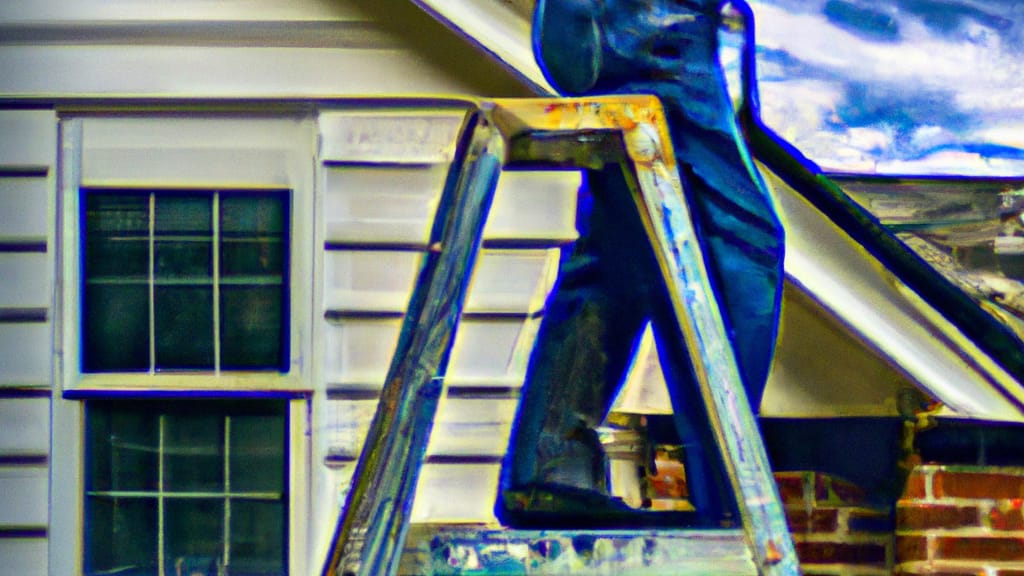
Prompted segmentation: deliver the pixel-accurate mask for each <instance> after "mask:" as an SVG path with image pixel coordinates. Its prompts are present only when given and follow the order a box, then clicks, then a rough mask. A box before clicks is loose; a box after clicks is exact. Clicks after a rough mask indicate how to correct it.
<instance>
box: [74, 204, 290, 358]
mask: <svg viewBox="0 0 1024 576" xmlns="http://www.w3.org/2000/svg"><path fill="white" fill-rule="evenodd" d="M81 206H82V216H83V224H82V243H83V250H82V270H83V297H82V306H83V309H82V370H83V371H84V372H113V371H150V372H157V371H162V370H205V371H220V370H267V369H276V370H281V371H286V370H287V367H288V342H289V338H288V334H289V332H288V312H289V307H288V301H289V300H288V278H287V270H288V253H289V245H288V239H289V236H288V228H287V225H286V223H287V222H288V193H287V192H286V191H276V192H251V191H187V192H185V191H175V190H108V189H89V188H84V189H82V199H81Z"/></svg>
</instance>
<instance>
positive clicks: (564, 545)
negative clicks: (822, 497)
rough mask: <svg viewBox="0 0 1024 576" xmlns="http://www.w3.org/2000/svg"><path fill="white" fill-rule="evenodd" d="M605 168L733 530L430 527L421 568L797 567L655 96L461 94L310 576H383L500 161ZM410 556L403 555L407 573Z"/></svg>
mask: <svg viewBox="0 0 1024 576" xmlns="http://www.w3.org/2000/svg"><path fill="white" fill-rule="evenodd" d="M608 163H611V164H619V165H621V166H622V167H623V169H624V170H625V172H626V176H627V179H628V180H632V184H633V185H631V186H630V188H631V192H632V195H633V199H634V201H635V204H636V207H637V210H638V211H639V212H640V215H641V218H642V220H643V222H644V227H645V229H646V231H647V234H648V238H649V239H650V242H651V245H652V247H653V248H654V251H655V253H656V255H657V259H658V262H659V264H660V267H661V272H662V275H663V278H664V280H665V282H666V285H667V286H668V287H669V290H668V292H669V294H670V299H671V303H672V308H673V310H674V312H675V317H676V320H677V323H678V326H679V337H680V338H683V339H684V341H685V343H686V345H687V346H686V347H687V350H688V352H689V354H690V359H691V362H692V364H693V366H694V369H695V372H696V374H697V381H698V383H699V386H700V394H701V397H702V399H703V401H704V403H705V405H706V408H707V412H708V414H709V420H710V425H711V426H712V428H713V431H714V438H715V442H716V447H715V448H717V450H718V451H719V452H720V453H721V455H722V460H723V461H724V463H725V471H726V475H727V476H728V479H729V484H730V488H731V489H732V491H733V493H734V495H735V498H736V501H737V504H738V508H739V511H740V517H741V518H740V519H741V526H742V527H741V529H738V530H728V529H723V530H709V529H704V530H697V529H671V530H664V529H659V530H651V529H638V530H615V531H597V530H587V531H575V530H560V531H527V530H501V529H496V530H469V529H453V530H442V531H439V532H437V533H436V534H433V535H431V537H429V538H428V540H429V546H428V548H429V549H428V550H426V551H425V552H424V554H423V555H421V556H422V557H420V558H412V559H411V562H412V564H413V567H414V568H413V569H414V570H415V571H416V573H422V574H453V575H454V574H566V573H590V574H593V573H602V574H606V573H607V574H638V575H647V574H690V573H693V574H698V573H707V570H708V569H709V567H712V566H713V570H714V572H715V573H716V574H762V575H766V576H781V575H790V574H799V566H798V562H797V558H796V552H795V547H794V545H793V541H792V537H791V535H790V533H789V531H788V529H787V525H786V520H785V516H784V514H783V509H782V505H781V503H780V500H779V496H778V492H777V488H776V485H775V482H774V479H773V477H772V474H771V469H770V467H769V464H768V460H767V456H766V452H765V448H764V445H763V442H762V439H761V436H760V432H759V430H758V427H757V424H756V422H755V419H754V415H753V413H752V411H751V410H750V407H749V404H748V402H747V399H746V394H745V391H744V388H743V385H742V383H741V381H740V378H739V373H738V371H737V368H736V361H735V358H734V355H733V351H732V347H731V344H730V341H729V339H728V337H727V336H726V333H725V329H724V327H723V325H722V322H721V317H720V315H719V311H718V305H717V300H716V299H715V296H714V294H713V293H712V291H711V288H710V284H709V281H708V276H707V271H706V269H705V265H704V260H703V256H702V253H701V250H700V246H699V243H698V241H697V238H696V236H695V234H694V231H693V226H692V222H691V220H690V213H689V209H688V207H687V203H686V200H685V196H684V194H683V189H682V184H681V182H680V179H679V176H678V171H677V167H676V164H675V157H674V155H673V152H672V146H671V139H670V137H669V133H668V127H667V124H666V122H665V120H664V113H663V111H662V107H661V104H660V102H659V101H658V100H657V98H655V97H653V96H609V97H584V98H559V99H515V100H511V99H510V100H491V101H480V102H474V103H473V106H472V107H471V110H470V111H469V112H468V113H467V115H466V117H465V120H464V123H463V126H462V130H461V132H460V136H459V141H458V143H457V149H456V153H455V159H454V161H453V164H452V167H451V169H450V171H449V173H448V178H447V181H446V183H445V188H444V191H443V193H442V196H441V200H440V203H439V206H438V208H437V212H436V216H435V218H434V224H433V228H432V230H431V236H430V243H429V250H428V253H427V255H426V258H425V261H424V263H423V265H422V267H421V270H420V274H419V277H418V280H417V283H416V287H415V289H414V291H413V294H412V297H411V299H410V303H409V308H408V312H407V314H406V316H405V320H404V324H403V326H402V331H401V335H400V337H399V340H398V345H397V347H396V350H395V353H394V356H393V359H392V362H391V365H390V368H389V371H388V376H387V379H386V381H385V385H384V389H383V391H382V393H381V398H380V402H379V404H378V406H377V411H376V414H375V416H374V419H373V422H372V424H371V426H370V429H369V432H368V435H367V440H366V443H365V444H364V447H363V450H362V454H361V456H360V459H359V462H358V464H357V466H356V470H355V474H354V476H353V479H352V485H351V487H350V489H349V492H348V496H347V499H346V502H345V507H344V508H343V510H342V513H341V517H340V519H339V522H338V524H337V528H336V530H335V533H334V536H333V539H332V542H331V546H330V549H329V552H328V557H327V559H326V562H325V564H324V568H323V575H324V576H348V575H350V574H351V575H357V574H358V575H361V576H378V575H388V576H393V575H396V574H398V573H399V566H400V563H401V562H403V559H402V555H403V551H404V547H405V541H406V538H407V536H408V535H409V524H410V523H409V520H410V516H411V511H412V501H413V496H414V492H415V489H416V482H417V479H418V476H419V471H420V468H421V466H422V463H423V460H424V456H425V454H426V450H427V443H428V440H429V437H430V431H431V427H432V424H433V420H434V417H435V415H436V412H437V406H438V402H439V400H440V398H441V395H442V393H443V388H444V374H445V368H446V365H447V361H448V357H449V355H450V352H451V346H452V342H453V341H454V333H455V330H456V326H457V324H458V322H459V319H460V317H461V314H462V307H463V303H464V301H465V296H466V291H467V286H468V284H469V278H470V275H471V273H472V270H473V266H474V262H475V259H476V256H477V254H478V252H479V250H480V245H481V238H482V231H483V227H484V223H485V221H486V218H487V214H488V211H489V209H490V205H491V201H492V198H493V195H494V190H495V187H496V184H497V180H498V176H499V174H500V172H501V170H502V169H503V168H533V169H538V168H596V167H600V166H603V165H605V164H608ZM409 562H410V559H409V558H407V559H406V561H405V563H406V567H405V568H403V570H407V569H408V565H409Z"/></svg>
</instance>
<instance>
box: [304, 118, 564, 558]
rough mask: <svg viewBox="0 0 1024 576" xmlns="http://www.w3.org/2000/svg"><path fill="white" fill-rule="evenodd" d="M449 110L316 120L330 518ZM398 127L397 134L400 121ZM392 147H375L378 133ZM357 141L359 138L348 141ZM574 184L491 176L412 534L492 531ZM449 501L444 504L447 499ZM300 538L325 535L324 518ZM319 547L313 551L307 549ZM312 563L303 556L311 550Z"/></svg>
mask: <svg viewBox="0 0 1024 576" xmlns="http://www.w3.org/2000/svg"><path fill="white" fill-rule="evenodd" d="M462 117H463V112H462V111H461V110H455V111H445V110H439V109H425V110H404V111H397V110H395V111H391V112H388V113H385V112H379V111H374V112H373V113H367V112H347V111H338V112H333V113H332V112H325V113H322V115H321V121H320V125H321V145H320V149H321V162H322V163H323V166H322V168H321V182H322V183H323V185H324V191H325V193H324V197H323V198H322V199H321V201H322V210H321V211H319V214H320V215H321V216H320V217H319V218H320V222H319V225H320V234H321V236H320V238H321V240H318V241H317V245H318V246H323V247H324V248H325V250H324V251H323V253H322V255H321V256H319V257H318V258H320V260H319V261H318V267H319V270H321V271H322V274H320V275H319V277H320V278H322V279H323V280H322V283H320V285H319V286H318V290H320V294H319V295H318V300H317V301H318V304H317V309H318V310H321V311H322V312H321V313H322V314H323V318H324V319H323V320H322V321H321V322H320V324H319V325H318V327H317V328H316V331H317V334H318V336H316V337H315V341H316V342H317V343H318V344H319V347H318V348H317V349H316V353H317V356H318V358H320V360H319V361H318V362H317V369H316V370H315V372H316V373H317V374H319V377H318V379H317V380H318V386H323V389H324V390H325V391H326V392H327V393H328V396H327V397H324V396H319V397H318V398H319V400H316V403H317V405H316V406H315V411H314V414H315V423H316V424H315V425H316V429H317V430H318V431H319V432H320V435H319V441H318V442H317V444H316V448H315V456H314V458H315V461H314V466H316V467H317V468H316V472H315V477H314V500H315V501H317V502H324V503H325V504H327V503H336V504H340V503H341V502H343V501H344V494H345V493H346V492H347V490H348V482H349V480H350V478H351V474H352V469H353V468H354V466H355V461H356V459H357V458H358V457H359V452H360V450H361V449H362V446H363V442H364V440H365V436H366V433H367V430H368V427H369V424H370V420H371V419H372V418H373V414H374V411H375V409H376V405H377V396H376V395H377V392H378V391H379V389H380V387H381V386H382V385H383V384H384V380H385V377H386V375H387V370H388V367H389V365H390V362H391V357H392V354H393V352H394V347H395V344H396V343H397V339H398V335H399V332H400V330H401V322H402V314H404V312H405V308H406V306H407V305H408V300H409V297H410V295H411V293H412V290H413V284H414V283H415V279H416V276H417V274H418V271H419V266H420V261H421V259H422V257H423V254H424V251H425V249H426V243H427V241H428V239H429V234H430V228H431V226H432V222H433V217H434V211H435V209H436V206H437V202H438V199H439V197H440V193H441V190H442V188H443V186H444V182H445V178H446V175H447V171H448V168H449V165H450V162H451V160H452V157H453V154H454V153H455V140H456V137H457V133H458V127H459V126H460V125H461V123H462ZM403 118H404V120H403ZM389 127H394V129H393V130H392V131H393V132H394V133H397V134H402V135H403V136H402V137H401V138H394V139H392V138H382V137H381V136H380V135H381V134H387V133H388V132H387V131H386V130H388V129H391V128H389ZM361 134H366V135H367V136H365V137H361V136H360V135H361ZM579 182H580V177H579V174H578V173H575V172H549V173H529V172H508V173H503V174H502V176H501V178H500V180H499V185H498V191H497V197H496V199H495V202H494V205H493V207H492V211H491V214H490V217H489V220H488V224H487V226H486V228H485V234H484V240H485V248H484V249H483V251H482V253H481V255H480V258H479V259H478V260H477V266H476V270H475V271H474V273H473V276H472V281H471V283H470V288H469V294H468V296H467V304H466V316H465V317H464V318H463V319H462V321H461V322H460V324H459V328H458V331H457V333H456V335H455V341H454V344H453V350H452V357H451V360H450V363H449V367H448V373H447V376H448V377H447V384H448V386H449V396H448V397H447V398H445V399H443V400H442V403H441V406H440V408H439V413H438V416H437V418H436V420H435V423H434V428H433V432H432V434H431V439H430V445H429V448H428V452H427V463H426V464H425V466H424V469H423V472H422V476H421V478H420V482H419V485H418V489H417V496H416V503H415V505H414V511H413V520H414V521H415V522H487V521H493V514H492V508H493V501H494V496H495V490H496V487H497V481H498V477H497V474H498V469H499V463H500V458H501V456H502V455H503V454H504V452H505V448H506V443H507V441H508V433H509V429H510V427H511V425H512V419H513V415H514V412H515V407H516V404H517V395H518V389H519V387H520V386H521V385H522V382H523V378H524V377H525V368H526V362H527V360H528V356H529V351H530V349H531V347H532V345H533V341H534V338H535V337H536V329H537V326H538V324H539V322H540V313H541V312H542V310H543V305H544V300H545V298H546V296H547V294H548V292H549V291H550V289H551V287H552V285H553V282H554V278H555V275H556V273H557V263H558V256H559V249H558V247H559V246H560V245H563V244H565V243H566V242H569V241H571V240H572V239H573V238H575V235H576V230H575V209H576V191H577V188H578V187H579ZM452 494H458V495H459V497H458V498H452V497H451V495H452ZM319 512H320V515H319V516H318V517H317V518H314V520H313V527H312V528H311V532H312V533H313V534H330V532H331V529H332V528H333V524H334V521H335V518H336V513H337V508H336V507H329V506H326V505H325V506H324V510H321V511H319ZM318 545H319V546H321V547H322V546H323V545H325V543H320V544H318ZM314 549H316V548H314Z"/></svg>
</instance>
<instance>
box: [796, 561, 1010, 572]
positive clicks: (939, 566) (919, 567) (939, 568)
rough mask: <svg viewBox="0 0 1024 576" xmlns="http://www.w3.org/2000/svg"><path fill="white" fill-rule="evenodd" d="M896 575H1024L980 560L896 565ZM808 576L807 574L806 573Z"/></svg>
mask: <svg viewBox="0 0 1024 576" xmlns="http://www.w3.org/2000/svg"><path fill="white" fill-rule="evenodd" d="M893 574H894V576H988V575H989V574H993V575H996V576H1024V570H1021V569H1019V568H995V567H993V566H992V565H991V564H990V563H987V562H979V563H978V565H976V566H971V565H966V566H965V565H963V564H959V563H958V564H957V565H955V566H950V565H949V563H947V562H942V561H938V562H929V563H927V564H915V565H912V566H907V565H903V566H896V568H895V569H894V570H893ZM805 576H806V574H805Z"/></svg>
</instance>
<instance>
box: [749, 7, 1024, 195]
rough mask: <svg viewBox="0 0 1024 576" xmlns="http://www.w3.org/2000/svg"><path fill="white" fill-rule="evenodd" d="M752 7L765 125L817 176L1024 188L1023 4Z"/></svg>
mask: <svg viewBox="0 0 1024 576" xmlns="http://www.w3.org/2000/svg"><path fill="white" fill-rule="evenodd" d="M751 4H752V6H753V8H754V13H755V17H756V19H757V31H758V37H757V43H758V72H759V74H758V75H759V78H760V90H761V109H762V110H761V111H762V117H763V118H764V120H765V121H766V123H767V124H768V125H770V126H771V127H772V128H774V129H775V130H776V131H777V132H778V133H779V134H780V135H782V136H783V137H785V138H786V139H787V140H789V141H790V142H792V143H793V144H794V145H796V146H797V148H799V149H800V150H801V151H803V152H804V154H806V155H807V156H808V157H810V158H811V159H812V160H814V161H815V162H817V163H818V164H819V166H821V167H822V168H823V169H824V170H828V171H844V172H862V173H878V174H964V175H992V176H995V175H1002V176H1024V2H1014V1H1010V0H997V1H987V2H980V1H973V0H893V1H890V2H886V1H874V0H751Z"/></svg>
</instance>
